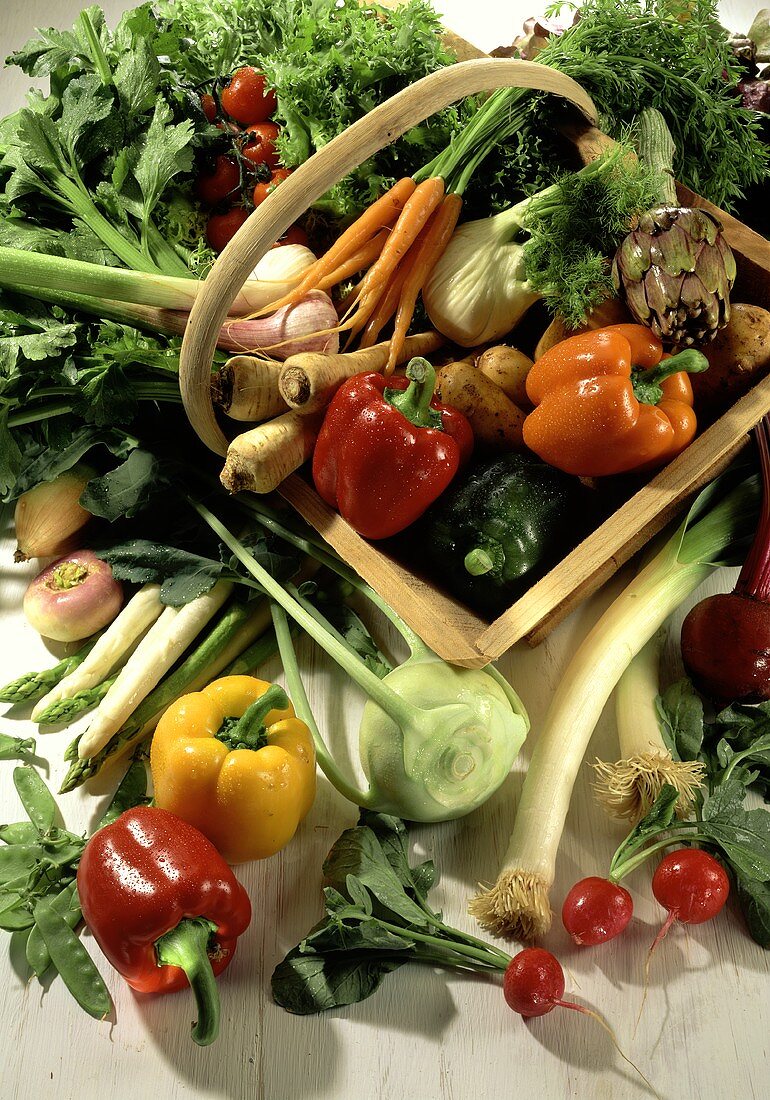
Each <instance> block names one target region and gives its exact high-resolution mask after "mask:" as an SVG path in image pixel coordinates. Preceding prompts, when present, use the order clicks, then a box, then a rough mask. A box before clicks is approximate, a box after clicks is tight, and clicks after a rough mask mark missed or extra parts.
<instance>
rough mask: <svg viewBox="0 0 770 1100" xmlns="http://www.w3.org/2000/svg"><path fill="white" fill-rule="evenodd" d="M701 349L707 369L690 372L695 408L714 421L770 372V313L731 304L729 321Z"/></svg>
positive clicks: (753, 307) (756, 307)
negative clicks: (707, 363)
mask: <svg viewBox="0 0 770 1100" xmlns="http://www.w3.org/2000/svg"><path fill="white" fill-rule="evenodd" d="M700 350H701V351H702V352H703V354H704V355H705V356H706V358H707V359H708V361H709V369H708V370H707V371H704V372H703V374H691V375H690V381H691V382H692V388H693V392H694V394H695V410H696V412H697V413H698V415H699V416H700V415H702V416H703V417H704V418H705V419H709V420H713V419H716V417H717V416H720V415H721V414H722V413H723V412H724V411H725V409H727V408H729V407H730V405H732V404H733V402H734V401H737V399H738V398H739V397H742V396H743V395H744V394H745V393H747V392H748V391H749V390H750V389H751V387H752V386H753V385H754V383H755V382H758V381H759V380H760V378H764V376H765V375H766V374H767V373H768V371H770V313H768V311H767V310H766V309H762V308H761V307H760V306H750V305H744V304H742V303H740V302H736V303H734V304H733V306H732V309H731V312H730V320H729V322H728V324H727V325H725V327H724V328H723V329H720V330H719V332H718V333H717V334H716V336H715V338H714V339H713V340H712V342H711V343H710V344H705V345H704V346H703V347H702V348H700Z"/></svg>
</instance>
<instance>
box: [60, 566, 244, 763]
mask: <svg viewBox="0 0 770 1100" xmlns="http://www.w3.org/2000/svg"><path fill="white" fill-rule="evenodd" d="M232 588H233V586H232V583H231V582H230V581H217V583H216V584H215V585H214V587H213V588H212V589H211V590H210V591H209V592H205V593H204V594H203V595H202V596H198V597H197V599H194V600H191V601H190V603H188V604H185V605H184V607H167V608H166V609H165V610H164V611H163V613H162V615H161V616H160V618H159V619H157V620H156V621H155V624H154V625H153V626H152V627H151V628H150V630H149V632H148V633H147V634H146V635H145V637H144V638H143V639H142V641H141V643H140V644H139V645H138V646H137V648H136V649H135V650H134V652H133V653H132V654H131V656H130V657H129V659H128V661H126V663H125V665H124V666H123V668H122V669H121V671H120V674H119V676H118V678H117V680H116V681H115V683H114V684H113V685H112V687H111V688H110V690H109V691H108V692H107V694H106V695H105V697H104V699H103V700H102V702H101V703H100V704H99V707H98V709H97V711H96V714H95V715H94V720H93V722H92V723H91V725H90V726H89V727H88V729H87V730H86V732H85V733H84V734H83V736H82V737H81V739H80V743H79V744H78V757H79V758H80V759H81V760H85V759H87V758H88V757H90V756H93V755H94V754H95V753H97V752H98V751H99V749H101V748H103V746H104V745H106V744H107V742H108V741H109V739H110V738H111V737H112V735H113V734H114V733H117V731H118V730H119V729H120V727H121V726H122V725H123V723H124V722H125V721H126V719H127V718H128V717H129V715H130V714H132V712H133V711H134V710H135V709H136V708H137V706H138V705H139V703H141V701H142V700H143V699H144V698H145V697H146V696H147V695H149V693H150V692H151V691H152V689H153V688H154V687H155V685H156V684H157V683H158V681H159V680H160V679H161V678H162V677H163V676H164V675H165V673H166V672H168V670H169V669H170V668H171V666H172V665H173V664H174V663H175V661H177V659H178V658H179V657H181V656H182V654H183V653H184V651H185V650H186V649H187V647H188V646H189V645H190V643H191V642H192V641H193V640H194V639H195V638H197V636H198V634H200V632H201V630H202V629H203V628H204V626H205V625H206V623H207V622H208V621H209V620H210V619H211V618H212V617H213V615H214V614H215V613H216V612H217V611H218V610H219V608H220V607H221V606H222V604H223V603H224V602H225V600H226V599H227V597H228V596H229V595H230V592H231V591H232Z"/></svg>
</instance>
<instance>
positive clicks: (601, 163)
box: [524, 144, 662, 328]
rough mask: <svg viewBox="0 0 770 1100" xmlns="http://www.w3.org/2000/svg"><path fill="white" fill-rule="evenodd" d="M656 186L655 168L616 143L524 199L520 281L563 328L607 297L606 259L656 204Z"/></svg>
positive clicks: (609, 282) (609, 289) (658, 182)
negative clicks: (641, 215)
mask: <svg viewBox="0 0 770 1100" xmlns="http://www.w3.org/2000/svg"><path fill="white" fill-rule="evenodd" d="M661 184H662V180H661V174H660V172H658V171H657V170H656V169H654V168H652V167H650V166H649V165H645V164H642V163H640V162H639V161H638V160H636V158H635V157H634V155H633V153H632V151H631V148H630V146H628V145H625V144H619V145H618V147H617V148H616V149H614V150H613V151H612V152H610V153H608V154H605V155H604V156H603V157H600V158H599V159H598V160H596V161H593V162H592V163H591V164H589V165H588V166H587V167H586V168H584V169H583V170H582V171H581V172H570V173H568V174H567V175H565V176H563V177H562V178H561V179H559V180H558V181H557V182H556V183H555V184H553V186H551V187H549V188H547V190H545V191H543V192H541V193H540V194H539V195H536V196H534V197H533V198H532V199H531V200H530V201H529V204H528V205H527V208H526V214H525V219H524V223H525V227H526V229H527V232H528V233H529V234H530V239H529V240H528V242H527V244H526V246H525V248H524V269H525V272H526V276H527V280H528V282H529V283H530V284H531V286H532V288H533V289H534V290H536V291H538V292H539V293H540V294H542V295H543V297H544V298H545V299H546V301H547V303H548V305H549V307H550V308H551V309H552V310H553V311H554V312H558V313H560V314H561V315H562V316H563V317H564V319H565V321H566V322H567V324H568V325H569V326H570V327H571V328H576V327H577V326H578V325H579V324H580V323H581V322H582V321H584V320H585V317H586V315H587V314H588V313H589V312H590V311H591V310H592V309H593V308H594V307H596V306H597V305H599V303H600V302H602V301H603V300H604V299H605V298H607V297H608V296H609V295H611V294H612V292H613V291H612V279H611V275H610V261H611V258H612V256H613V255H614V253H615V250H616V249H617V247H618V245H619V244H620V242H621V240H622V239H623V237H625V235H626V234H627V233H628V230H629V226H630V222H631V218H632V217H633V216H634V215H635V214H638V213H640V212H641V211H643V210H647V209H649V208H650V207H651V206H654V205H655V204H656V202H657V201H658V199H659V196H660V193H661Z"/></svg>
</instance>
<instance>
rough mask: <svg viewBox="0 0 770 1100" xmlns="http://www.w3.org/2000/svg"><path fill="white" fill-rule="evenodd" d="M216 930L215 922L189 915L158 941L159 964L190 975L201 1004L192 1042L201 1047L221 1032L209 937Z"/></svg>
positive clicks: (191, 985)
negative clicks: (173, 967) (209, 951)
mask: <svg viewBox="0 0 770 1100" xmlns="http://www.w3.org/2000/svg"><path fill="white" fill-rule="evenodd" d="M216 930H217V926H216V924H214V923H213V922H212V921H210V920H206V919H205V918H204V917H190V918H186V919H185V920H181V921H180V922H179V924H178V925H177V926H176V928H172V929H171V931H170V932H166V934H165V935H164V936H161V937H160V939H158V940H156V941H155V951H156V953H157V956H158V963H159V964H160V965H161V966H178V967H181V969H182V970H184V972H185V974H186V975H187V980H188V981H189V983H190V988H191V989H192V991H193V994H194V996H195V1003H196V1005H197V1007H198V1019H197V1021H196V1022H195V1023H194V1024H193V1028H192V1033H191V1034H192V1039H193V1042H195V1043H197V1044H198V1046H201V1047H205V1046H208V1045H209V1044H210V1043H213V1042H214V1040H215V1039H216V1037H217V1035H218V1034H219V1018H220V1005H219V990H218V989H217V983H216V979H215V978H214V971H213V970H212V969H211V960H210V959H209V956H208V944H209V939H210V938H211V934H212V932H216Z"/></svg>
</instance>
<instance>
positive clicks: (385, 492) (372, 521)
mask: <svg viewBox="0 0 770 1100" xmlns="http://www.w3.org/2000/svg"><path fill="white" fill-rule="evenodd" d="M435 385H436V373H435V371H434V370H433V367H432V366H431V365H430V363H429V362H428V361H427V360H426V359H413V360H412V361H411V362H410V363H409V366H408V367H407V370H406V377H405V378H385V377H384V376H383V375H381V374H376V373H366V374H357V375H355V376H354V377H353V378H350V379H348V381H347V382H344V383H343V384H342V386H340V388H339V389H338V390H337V393H336V394H335V395H334V397H333V399H332V401H331V404H330V405H329V408H328V410H327V413H326V417H325V418H324V422H323V425H322V426H321V431H320V434H319V436H318V442H317V443H316V447H315V451H314V453H313V480H314V481H315V486H316V489H317V490H318V492H319V493H320V495H321V496H322V497H323V499H324V500H325V501H326V503H327V504H330V505H331V506H332V507H333V508H336V509H337V511H338V512H339V513H340V515H341V516H342V517H343V519H345V520H346V521H347V522H348V523H349V524H350V526H351V527H353V528H354V529H355V530H356V531H358V533H359V534H360V535H363V536H364V537H365V538H369V539H384V538H389V537H390V536H391V535H396V534H398V532H399V531H403V530H404V529H405V528H406V527H408V526H409V525H410V524H412V523H414V522H415V520H417V519H419V518H420V516H421V515H422V514H423V512H424V511H425V510H426V508H428V506H429V505H430V504H432V503H433V501H434V500H436V498H437V497H439V496H440V495H441V493H443V492H444V490H445V489H446V488H447V486H448V485H449V483H450V482H451V480H452V478H453V477H454V476H455V474H456V473H457V471H458V469H459V468H460V466H461V465H462V464H463V463H465V462H466V461H467V459H468V458H469V457H470V454H471V451H472V450H473V430H472V429H471V426H470V424H469V423H468V421H467V420H466V418H465V417H464V416H463V414H462V413H461V412H459V410H457V409H453V408H450V407H449V406H448V405H442V404H440V403H439V402H438V401H435V400H434V399H433V392H434V389H435Z"/></svg>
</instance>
